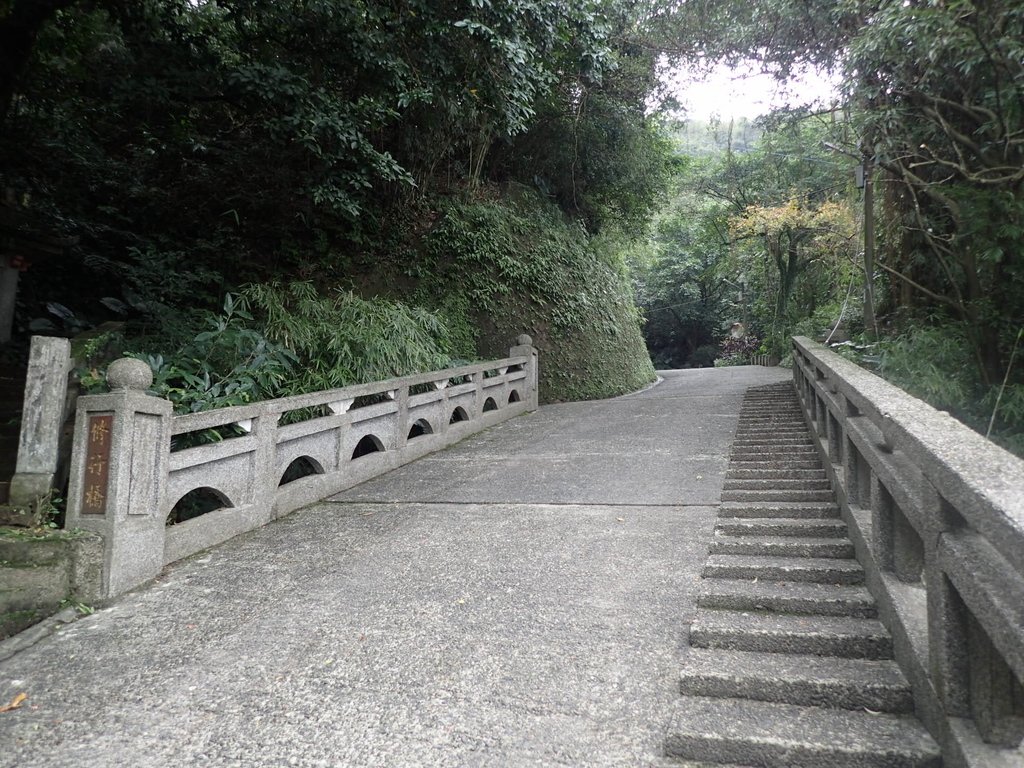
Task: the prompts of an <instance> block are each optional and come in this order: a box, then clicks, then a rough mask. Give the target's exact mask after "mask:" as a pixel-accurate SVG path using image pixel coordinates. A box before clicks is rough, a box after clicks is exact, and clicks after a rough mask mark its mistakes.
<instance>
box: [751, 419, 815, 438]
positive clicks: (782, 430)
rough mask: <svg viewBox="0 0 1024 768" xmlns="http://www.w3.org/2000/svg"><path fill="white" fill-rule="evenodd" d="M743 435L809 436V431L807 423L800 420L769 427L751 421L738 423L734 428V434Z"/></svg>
mask: <svg viewBox="0 0 1024 768" xmlns="http://www.w3.org/2000/svg"><path fill="white" fill-rule="evenodd" d="M741 434H742V435H743V436H744V437H776V436H779V435H784V436H785V435H789V436H793V437H810V432H808V431H807V425H806V424H805V423H804V422H803V421H801V422H800V423H799V424H797V423H795V422H794V423H792V424H778V425H775V426H770V427H760V426H758V425H757V424H755V423H753V422H748V423H746V424H742V425H739V427H738V429H737V430H736V436H737V437H739V436H740V435H741Z"/></svg>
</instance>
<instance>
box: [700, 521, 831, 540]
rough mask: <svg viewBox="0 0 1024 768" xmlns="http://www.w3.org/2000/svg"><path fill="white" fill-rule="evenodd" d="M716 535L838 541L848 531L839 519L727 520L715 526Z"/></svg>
mask: <svg viewBox="0 0 1024 768" xmlns="http://www.w3.org/2000/svg"><path fill="white" fill-rule="evenodd" d="M715 533H721V534H723V535H725V536H806V537H810V538H820V539H838V538H843V537H845V536H846V534H847V529H846V523H844V522H843V521H842V520H839V519H833V520H814V519H800V518H794V517H788V518H787V517H783V518H768V519H761V520H759V519H757V518H727V519H724V520H719V521H718V522H717V523H716V524H715Z"/></svg>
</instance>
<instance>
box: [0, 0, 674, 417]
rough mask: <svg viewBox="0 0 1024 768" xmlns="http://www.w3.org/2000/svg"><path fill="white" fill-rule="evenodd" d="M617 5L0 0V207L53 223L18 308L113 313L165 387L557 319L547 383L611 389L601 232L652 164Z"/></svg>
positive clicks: (502, 341)
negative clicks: (52, 246)
mask: <svg viewBox="0 0 1024 768" xmlns="http://www.w3.org/2000/svg"><path fill="white" fill-rule="evenodd" d="M644 28H645V25H644V20H643V16H642V15H641V11H640V9H638V8H631V7H629V6H626V5H622V4H619V3H614V2H611V0H588V1H587V2H580V3H571V4H561V3H546V2H538V1H537V0H515V1H514V2H501V3H497V2H491V1H490V0H459V1H458V2H452V3H442V4H438V3H435V2H429V1H428V0H402V1H401V2H382V1H380V0H377V1H375V2H362V0H359V1H356V0H295V1H294V2H285V3H281V2H268V1H266V0H216V1H215V0H200V1H198V2H197V1H196V0H130V1H129V2H120V1H118V2H113V0H94V1H93V2H84V1H82V0H47V2H36V0H12V2H8V3H3V4H0V49H3V52H4V53H3V54H2V56H0V190H2V191H3V192H4V194H3V199H4V201H5V202H4V208H3V211H2V212H3V213H5V216H4V217H2V218H0V226H8V225H7V224H6V222H8V221H10V222H12V224H11V225H10V227H11V228H13V229H14V230H17V231H18V232H19V233H24V234H26V235H32V236H35V235H42V236H44V237H48V238H50V239H51V240H54V239H55V240H59V241H60V242H62V243H64V246H63V251H62V253H61V254H60V255H53V254H44V255H42V256H40V258H41V259H43V261H40V263H38V264H35V265H33V266H32V267H31V268H30V269H29V270H28V271H27V272H26V273H25V274H24V276H23V277H22V281H21V292H20V295H19V307H18V313H17V317H16V323H17V326H18V328H17V330H18V332H19V333H20V334H22V338H23V337H24V336H23V335H24V334H27V333H28V332H49V333H66V334H72V333H75V332H77V331H79V330H81V329H82V328H88V327H90V326H95V325H98V324H100V323H101V322H103V321H109V320H118V321H123V322H125V323H126V326H125V328H124V332H123V336H124V338H123V339H122V340H121V341H120V342H119V345H118V346H119V347H120V349H122V350H126V351H128V352H129V353H132V354H136V355H139V356H141V357H143V358H145V359H147V360H149V361H150V362H151V364H152V365H153V367H154V369H155V371H156V389H157V391H159V392H161V393H162V394H164V395H166V396H167V397H169V398H170V399H172V400H173V401H174V402H175V404H176V407H177V408H178V409H179V410H183V411H192V410H198V409H203V408H210V407H217V406H223V405H231V404H237V403H244V402H249V401H251V400H254V399H259V398H265V397H272V396H277V395H282V394H290V393H293V392H298V391H302V390H308V389H311V388H321V387H329V386H338V385H342V384H347V383H354V382H358V381H366V380H370V379H378V378H383V377H390V376H395V375H400V374H404V373H410V372H412V371H414V370H422V369H424V368H436V367H442V366H444V365H447V364H448V363H449V362H450V361H452V360H460V359H468V358H475V357H481V356H491V355H494V354H502V355H503V354H505V353H506V351H507V349H508V347H509V346H510V345H511V344H512V343H513V342H514V339H515V338H516V336H518V335H519V334H520V333H523V332H530V333H532V335H534V336H535V337H537V339H538V341H539V342H541V343H542V344H548V345H550V346H548V347H546V348H545V351H546V352H547V351H549V350H553V349H554V348H555V347H557V346H559V345H562V344H577V343H578V344H579V347H578V348H576V349H572V350H560V351H559V357H555V356H551V357H550V358H549V359H548V360H547V361H546V362H545V369H546V371H547V373H546V374H545V375H546V376H550V377H551V378H550V379H546V380H545V384H544V393H545V397H550V398H554V399H564V398H570V397H579V396H587V397H592V396H600V395H606V394H612V393H619V392H623V391H626V390H628V389H630V388H634V387H635V386H637V385H638V383H643V382H646V381H647V380H648V379H649V378H650V376H651V373H650V368H649V365H648V363H647V356H646V352H645V350H644V348H643V345H642V340H641V338H640V336H639V333H638V331H637V322H638V320H637V317H636V313H635V310H634V308H633V306H632V299H631V296H630V291H629V284H628V281H627V280H626V278H625V275H624V271H623V268H622V266H621V265H622V259H621V256H619V255H617V254H616V253H615V252H614V249H611V250H609V249H610V246H609V245H608V244H609V243H613V242H616V243H617V242H621V243H623V244H624V245H623V247H626V246H628V243H629V241H630V239H631V238H632V237H635V236H636V234H637V233H639V232H642V230H643V228H644V226H645V223H646V220H647V218H648V217H649V216H650V214H651V213H652V211H653V210H654V209H655V208H656V206H657V203H658V199H659V195H660V194H661V191H662V190H663V188H664V185H665V183H666V178H667V167H668V166H667V161H668V159H669V152H668V146H667V144H666V143H665V141H664V139H663V137H662V134H661V132H660V131H659V129H658V127H657V124H656V122H655V121H654V119H653V118H652V117H650V116H648V115H647V114H646V110H645V106H646V99H647V96H648V94H649V93H650V92H651V90H652V88H653V87H654V83H655V64H656V52H654V51H653V50H652V49H651V48H650V47H649V46H642V45H638V44H637V39H636V35H640V36H642V35H644V34H646V33H645V32H644ZM491 227H494V231H491V229H490V228H491ZM597 237H599V238H600V240H599V241H597V240H594V238H597ZM225 297H227V298H226V299H225ZM592 333H596V334H597V338H595V339H591V338H590V335H591V334H592ZM609 342H612V343H613V344H614V350H609V349H608V348H607V347H608V343H609ZM563 359H564V365H566V366H567V367H566V368H565V369H564V370H559V369H558V367H557V366H559V365H561V364H562V363H561V362H560V361H561V360H563ZM97 373H98V371H91V370H90V371H87V374H88V377H87V382H89V383H92V384H95V383H96V382H97V381H98V379H97V375H96V374H97Z"/></svg>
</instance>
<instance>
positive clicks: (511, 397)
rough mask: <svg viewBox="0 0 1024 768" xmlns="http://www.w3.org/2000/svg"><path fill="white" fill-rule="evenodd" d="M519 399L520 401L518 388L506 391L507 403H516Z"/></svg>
mask: <svg viewBox="0 0 1024 768" xmlns="http://www.w3.org/2000/svg"><path fill="white" fill-rule="evenodd" d="M520 401H522V398H521V397H520V396H519V390H518V389H513V390H512V391H511V392H509V393H508V404H509V405H512V403H518V402H520Z"/></svg>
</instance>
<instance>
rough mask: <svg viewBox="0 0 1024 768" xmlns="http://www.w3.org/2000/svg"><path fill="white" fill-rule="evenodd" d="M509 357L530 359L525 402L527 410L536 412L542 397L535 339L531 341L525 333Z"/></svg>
mask: <svg viewBox="0 0 1024 768" xmlns="http://www.w3.org/2000/svg"><path fill="white" fill-rule="evenodd" d="M508 354H509V357H521V356H524V355H525V356H526V357H528V358H529V362H527V364H526V389H527V391H526V392H525V393H524V397H523V400H524V401H526V403H527V408H528V409H529V410H531V411H536V410H537V408H538V407H539V397H540V391H539V390H540V386H539V373H540V371H539V369H538V367H537V364H538V354H537V348H536V347H535V346H533V339H531V338H530V337H529V336H528V335H526V334H525V333H524V334H522V335H521V336H519V338H517V339H516V346H514V347H512V348H511V349H510V350H509V351H508Z"/></svg>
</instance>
